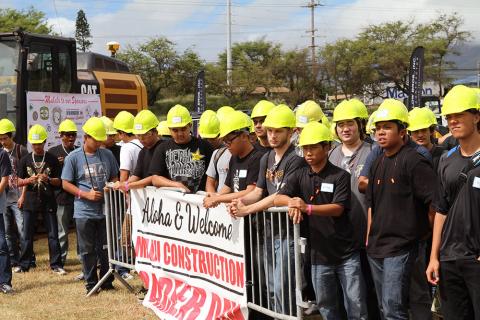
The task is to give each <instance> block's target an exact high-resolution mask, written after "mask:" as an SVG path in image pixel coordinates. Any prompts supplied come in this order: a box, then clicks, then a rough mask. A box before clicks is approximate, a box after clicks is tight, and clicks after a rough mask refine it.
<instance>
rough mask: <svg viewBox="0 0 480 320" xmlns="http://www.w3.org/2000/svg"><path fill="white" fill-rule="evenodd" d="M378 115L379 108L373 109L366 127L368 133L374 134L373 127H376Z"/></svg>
mask: <svg viewBox="0 0 480 320" xmlns="http://www.w3.org/2000/svg"><path fill="white" fill-rule="evenodd" d="M376 115H377V110H375V111H373V112H372V114H371V115H370V117H369V118H368V122H367V127H366V131H367V134H372V133H373V129H375V123H374V120H375V116H376Z"/></svg>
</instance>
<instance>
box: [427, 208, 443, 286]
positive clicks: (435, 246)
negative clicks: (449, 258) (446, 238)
mask: <svg viewBox="0 0 480 320" xmlns="http://www.w3.org/2000/svg"><path fill="white" fill-rule="evenodd" d="M446 219H447V216H446V215H443V214H441V213H439V212H437V213H436V214H435V221H434V223H433V236H432V251H431V252H430V262H429V264H428V268H427V271H426V274H427V280H428V282H430V283H431V284H434V285H437V284H438V281H439V280H440V277H439V275H440V262H439V259H440V257H439V256H440V244H441V241H442V230H443V225H444V224H445V220H446Z"/></svg>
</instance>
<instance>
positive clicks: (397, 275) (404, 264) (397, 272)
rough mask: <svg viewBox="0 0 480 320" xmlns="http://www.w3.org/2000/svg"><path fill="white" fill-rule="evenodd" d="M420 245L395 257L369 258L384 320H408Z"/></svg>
mask: <svg viewBox="0 0 480 320" xmlns="http://www.w3.org/2000/svg"><path fill="white" fill-rule="evenodd" d="M417 255H418V245H414V247H413V248H412V249H410V251H408V252H407V253H404V254H402V255H399V256H395V257H388V258H372V257H368V261H369V262H370V267H371V268H372V276H373V282H374V283H375V290H376V291H377V297H378V300H379V306H380V312H381V313H382V314H383V319H384V320H390V319H392V320H393V319H395V320H397V319H398V320H403V319H405V320H408V319H409V314H408V308H409V306H408V296H409V292H410V278H411V275H412V269H413V264H414V263H415V260H416V259H417Z"/></svg>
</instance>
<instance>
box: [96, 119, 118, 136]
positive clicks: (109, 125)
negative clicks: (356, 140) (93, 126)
mask: <svg viewBox="0 0 480 320" xmlns="http://www.w3.org/2000/svg"><path fill="white" fill-rule="evenodd" d="M100 119H101V120H102V122H103V125H104V126H105V130H106V131H107V135H109V136H110V135H114V134H117V130H115V128H114V127H113V121H112V119H110V118H109V117H105V116H103V117H100Z"/></svg>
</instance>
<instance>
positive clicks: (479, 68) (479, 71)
mask: <svg viewBox="0 0 480 320" xmlns="http://www.w3.org/2000/svg"><path fill="white" fill-rule="evenodd" d="M477 88H480V60H478V61H477Z"/></svg>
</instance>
